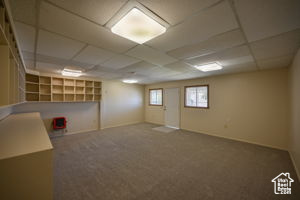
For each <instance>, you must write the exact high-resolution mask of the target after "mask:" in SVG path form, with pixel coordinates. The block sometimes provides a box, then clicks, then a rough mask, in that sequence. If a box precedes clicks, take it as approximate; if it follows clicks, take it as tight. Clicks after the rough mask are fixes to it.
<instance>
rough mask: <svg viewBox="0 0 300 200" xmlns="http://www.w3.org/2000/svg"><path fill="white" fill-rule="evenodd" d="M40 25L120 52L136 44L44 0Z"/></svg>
mask: <svg viewBox="0 0 300 200" xmlns="http://www.w3.org/2000/svg"><path fill="white" fill-rule="evenodd" d="M40 26H41V27H42V28H44V29H47V30H50V31H53V32H56V33H59V34H62V35H65V36H67V37H70V38H73V39H76V40H79V41H82V42H86V43H88V44H91V45H93V46H97V47H101V48H103V49H107V50H110V51H113V52H118V53H122V52H124V51H126V50H128V49H130V48H132V47H134V46H135V45H136V44H135V43H134V42H132V41H130V40H127V39H124V38H122V37H120V36H117V35H115V34H112V33H111V31H110V30H108V29H106V28H104V27H102V26H100V25H97V24H95V23H92V22H90V21H88V20H85V19H82V18H81V17H78V16H76V15H73V14H71V13H69V12H66V11H64V10H61V9H59V8H57V7H55V6H53V5H50V4H48V3H46V2H42V5H41V9H40ZM78 27H80V28H78Z"/></svg>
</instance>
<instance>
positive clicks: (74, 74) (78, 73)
mask: <svg viewBox="0 0 300 200" xmlns="http://www.w3.org/2000/svg"><path fill="white" fill-rule="evenodd" d="M61 74H62V75H63V76H71V77H79V76H81V75H82V72H81V71H80V70H71V69H64V70H62V71H61Z"/></svg>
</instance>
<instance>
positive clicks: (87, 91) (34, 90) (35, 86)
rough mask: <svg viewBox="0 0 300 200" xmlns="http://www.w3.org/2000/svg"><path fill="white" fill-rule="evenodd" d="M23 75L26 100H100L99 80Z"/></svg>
mask: <svg viewBox="0 0 300 200" xmlns="http://www.w3.org/2000/svg"><path fill="white" fill-rule="evenodd" d="M23 76H25V75H23ZM25 77H26V81H25V83H26V87H25V91H26V100H27V101H42V102H84V101H100V100H101V82H100V81H94V80H80V79H72V78H61V77H54V76H51V77H50V76H44V75H43V76H38V75H34V74H26V76H25Z"/></svg>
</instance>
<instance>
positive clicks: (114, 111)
mask: <svg viewBox="0 0 300 200" xmlns="http://www.w3.org/2000/svg"><path fill="white" fill-rule="evenodd" d="M100 103H101V107H99V106H100V104H99V103H97V102H74V103H69V102H51V103H46V102H38V103H30V102H28V103H24V104H19V105H16V106H14V107H13V113H23V112H40V113H41V117H42V119H43V121H44V124H45V127H46V129H47V131H48V132H50V133H52V134H55V132H53V131H52V119H53V118H54V117H61V116H64V117H66V118H67V121H68V123H67V133H69V134H73V133H79V132H87V131H92V130H97V129H99V128H102V129H103V128H109V127H115V126H121V125H125V124H133V123H138V122H144V86H142V85H137V84H124V83H122V82H120V81H103V82H102V100H101V102H100ZM6 110H7V109H4V108H3V115H4V116H5V114H6V112H5V111H6ZM1 113H2V111H1V110H0V116H1V115H2V114H1ZM59 134H60V132H59Z"/></svg>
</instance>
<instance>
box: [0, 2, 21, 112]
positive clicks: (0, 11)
mask: <svg viewBox="0 0 300 200" xmlns="http://www.w3.org/2000/svg"><path fill="white" fill-rule="evenodd" d="M7 11H8V10H7V9H6V8H5V3H4V1H3V0H0V85H1V87H0V94H1V95H0V106H4V105H9V104H16V103H20V102H24V101H25V68H24V65H23V62H22V59H21V56H20V51H19V48H18V45H17V42H16V37H15V34H14V31H13V28H12V23H11V21H10V17H9V13H8V12H7Z"/></svg>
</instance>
